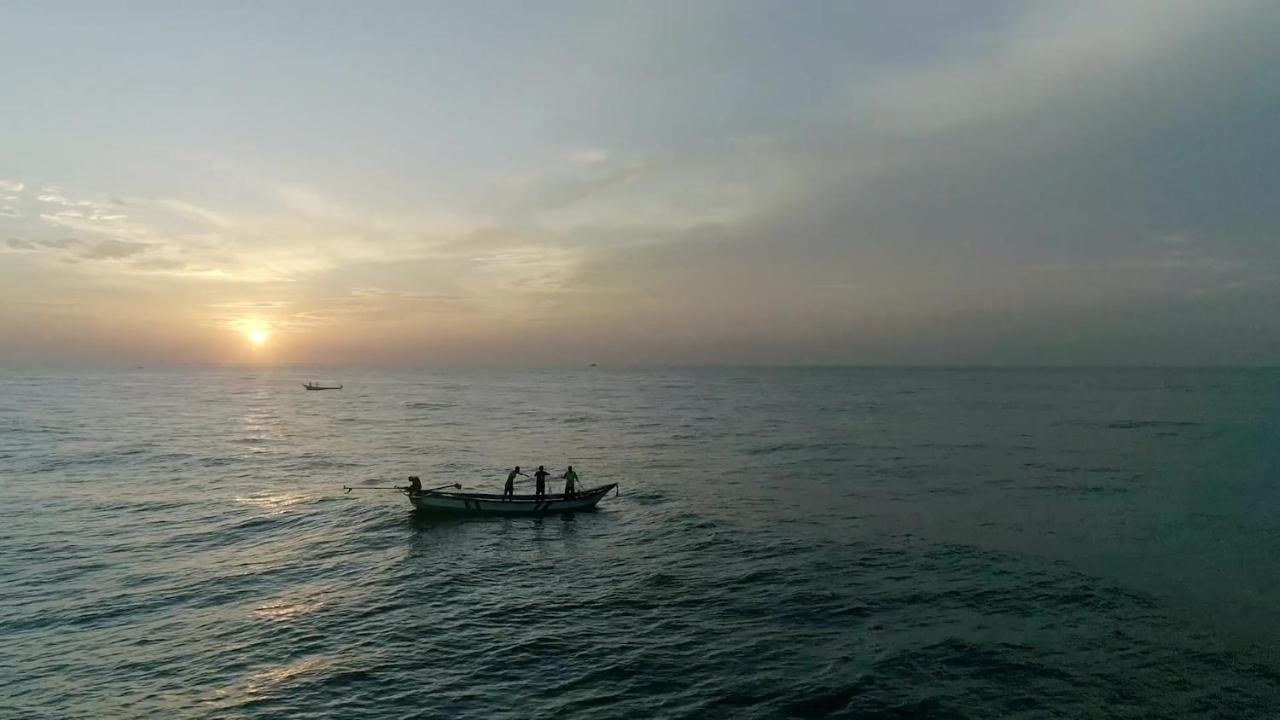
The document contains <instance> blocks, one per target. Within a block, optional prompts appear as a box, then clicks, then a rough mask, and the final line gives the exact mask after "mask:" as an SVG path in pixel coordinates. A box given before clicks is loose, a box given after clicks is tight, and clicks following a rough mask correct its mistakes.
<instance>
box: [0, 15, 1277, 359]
mask: <svg viewBox="0 0 1280 720" xmlns="http://www.w3.org/2000/svg"><path fill="white" fill-rule="evenodd" d="M1277 37H1280V4H1277V3H1268V2H1250V1H1248V0H1218V1H1216V2H1203V1H1202V0H1194V1H1192V0H1160V1H1159V2H1156V1H1151V2H1126V1H1119V0H1107V1H1105V2H1100V1H1095V0H1072V1H1071V2H1066V1H1062V2H1037V1H1034V0H1031V1H1017V2H991V1H988V0H972V1H970V2H964V3H938V2H931V1H930V2H914V1H909V0H908V1H903V0H895V1H893V2H889V1H887V0H886V1H885V2H855V1H853V0H849V1H847V2H835V1H831V2H818V1H816V0H814V1H802V2H794V3H793V2H755V1H753V0H734V1H732V2H715V1H711V0H704V1H694V2H687V1H686V2H643V3H641V2H581V3H562V2H540V3H526V2H511V3H499V2H477V3H456V2H365V3H347V2H343V3H338V2H283V1H280V2H271V3H261V2H234V1H227V2H216V3H215V2H194V3H172V2H143V1H141V0H137V1H130V2H125V3H97V2H93V3H76V2H64V3H5V4H0V67H3V68H5V72H4V82H3V84H0V363H18V364H22V363H49V362H53V363H67V362H78V363H82V362H98V363H130V364H131V363H152V362H154V363H166V362H169V363H315V364H375V365H413V366H417V365H423V366H430V365H448V366H459V365H462V366H471V365H478V366H521V365H538V366H543V365H577V364H584V363H589V362H599V363H601V364H606V363H607V364H614V365H668V364H731V365H737V364H767V365H774V364H779V365H788V364H802V365H809V364H875V365H896V364H904V365H969V364H978V365H1005V364H1009V365H1094V364H1098V365H1130V364H1134V365H1201V364H1209V365H1216V364H1243V365H1252V364H1266V365H1274V364H1277V363H1280V236H1278V235H1277V229H1278V228H1280V162H1278V161H1280V74H1278V73H1276V72H1275V68H1276V67H1280V43H1276V42H1275V38H1277ZM255 339H256V340H258V341H259V342H254V340H255Z"/></svg>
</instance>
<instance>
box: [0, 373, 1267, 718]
mask: <svg viewBox="0 0 1280 720" xmlns="http://www.w3.org/2000/svg"><path fill="white" fill-rule="evenodd" d="M310 379H317V380H322V381H334V382H341V383H343V384H344V385H345V387H344V389H342V390H338V391H330V392H306V391H304V390H303V389H302V387H301V383H302V382H304V381H306V380H310ZM517 464H519V465H521V466H523V467H524V468H526V472H528V471H529V469H530V468H532V467H536V466H537V465H539V464H545V465H546V466H547V467H548V468H549V469H554V470H560V469H562V468H563V467H564V466H565V465H566V464H573V465H574V466H575V468H576V469H577V470H578V471H579V473H580V475H581V480H580V487H582V486H586V487H590V486H594V485H597V484H603V483H608V482H617V483H619V490H620V492H619V494H618V495H617V496H616V497H614V496H610V497H609V498H607V499H606V500H604V501H603V502H602V503H601V506H600V508H599V510H598V511H597V512H594V513H581V514H577V515H573V516H565V517H544V518H523V519H508V518H496V519H494V518H468V519H455V520H450V519H431V518H425V517H418V516H416V515H415V514H414V513H412V512H410V509H409V505H408V504H407V502H406V501H405V498H404V497H402V496H400V495H398V494H395V493H394V492H352V493H350V494H345V493H344V492H343V491H342V486H343V485H353V486H371V485H388V484H393V483H399V484H403V483H404V481H405V478H406V477H407V476H408V475H410V474H417V475H420V476H422V479H423V483H424V485H426V486H428V487H430V486H432V485H433V484H444V483H446V482H461V483H462V484H463V485H464V487H465V488H466V489H470V490H485V491H491V492H496V491H498V490H499V488H501V485H502V481H503V479H504V478H505V475H506V470H507V469H508V468H510V467H511V466H513V465H517ZM557 474H558V473H557ZM556 487H558V485H555V484H553V488H556ZM1278 559H1280V370H1269V369H1176V370H1169V369H1115V370H1104V369H1088V370H1074V369H1072V370H1065V369H1064V370H1055V369H1024V370H1019V369H990V370H982V369H874V368H865V369H861V368H859V369H840V368H831V369H826V368H823V369H667V370H644V371H640V370H634V371H633V370H615V369H609V368H583V369H577V370H561V371H498V370H485V371H435V370H374V369H325V370H318V369H311V370H307V369H298V368H165V369H151V368H145V369H116V370H93V371H76V372H71V371H58V370H7V371H3V372H0V639H2V642H0V717H4V718H15V719H17V718H23V719H27V718H57V719H64V718H67V719H69V718H95V719H96V718H166V719H170V718H342V719H348V718H353V719H359V718H484V719H502V718H573V717H581V718H819V717H839V718H997V717H1001V718H1112V717H1116V718H1231V719H1235V720H1238V719H1241V718H1274V717H1276V716H1277V715H1278V714H1280V652H1278V651H1277V647H1280V602H1278V601H1280V568H1278V567H1277V560H1278Z"/></svg>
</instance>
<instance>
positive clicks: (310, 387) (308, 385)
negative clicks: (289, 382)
mask: <svg viewBox="0 0 1280 720" xmlns="http://www.w3.org/2000/svg"><path fill="white" fill-rule="evenodd" d="M302 387H304V388H306V389H308V390H341V389H342V386H341V385H321V384H320V383H313V382H309V383H303V384H302Z"/></svg>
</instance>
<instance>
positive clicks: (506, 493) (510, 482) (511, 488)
mask: <svg viewBox="0 0 1280 720" xmlns="http://www.w3.org/2000/svg"><path fill="white" fill-rule="evenodd" d="M517 475H524V473H522V472H520V466H519V465H517V466H516V469H515V470H512V471H511V472H509V473H507V486H506V487H504V488H503V489H502V499H503V500H504V501H505V500H513V499H515V495H514V494H513V493H515V491H516V476H517ZM524 476H525V477H529V476H528V475H524Z"/></svg>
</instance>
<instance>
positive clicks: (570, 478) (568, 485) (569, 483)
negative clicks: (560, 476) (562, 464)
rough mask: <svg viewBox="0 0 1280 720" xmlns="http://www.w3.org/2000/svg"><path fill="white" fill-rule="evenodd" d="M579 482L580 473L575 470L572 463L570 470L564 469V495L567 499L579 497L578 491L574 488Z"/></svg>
mask: <svg viewBox="0 0 1280 720" xmlns="http://www.w3.org/2000/svg"><path fill="white" fill-rule="evenodd" d="M577 482H578V473H576V472H574V471H573V466H572V465H570V466H569V469H568V470H565V471H564V497H565V499H566V500H568V499H570V498H574V497H577V495H578V491H577V490H574V489H573V486H574V484H575V483H577Z"/></svg>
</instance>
